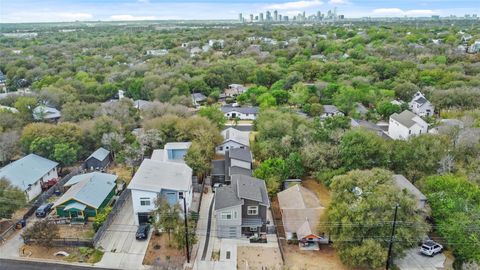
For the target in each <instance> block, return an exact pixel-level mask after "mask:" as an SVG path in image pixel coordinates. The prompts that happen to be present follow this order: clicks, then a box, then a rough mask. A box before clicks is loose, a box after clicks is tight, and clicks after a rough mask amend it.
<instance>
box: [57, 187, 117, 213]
mask: <svg viewBox="0 0 480 270" xmlns="http://www.w3.org/2000/svg"><path fill="white" fill-rule="evenodd" d="M114 195H115V187H114V188H112V190H111V191H110V193H109V194H108V195H107V197H105V199H104V200H103V202H102V204H101V205H100V206H99V207H98V208H97V209H96V208H93V207H91V206H88V205H87V207H86V208H85V210H83V211H78V210H76V209H69V210H64V208H65V206H66V205H68V204H69V203H72V202H79V203H82V202H80V201H77V200H75V199H71V200H68V201H66V202H64V203H62V204H61V205H59V206H57V207H55V211H56V213H57V215H58V216H60V217H72V213H73V212H76V213H77V214H79V213H81V216H83V217H84V218H85V219H88V220H93V219H94V218H95V217H96V216H97V214H98V213H99V212H101V211H103V210H104V209H105V207H107V206H108V203H109V202H110V201H111V200H112V198H113V196H114ZM82 204H83V203H82ZM82 212H83V213H82Z"/></svg>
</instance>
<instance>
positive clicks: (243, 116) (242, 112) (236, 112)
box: [221, 105, 259, 120]
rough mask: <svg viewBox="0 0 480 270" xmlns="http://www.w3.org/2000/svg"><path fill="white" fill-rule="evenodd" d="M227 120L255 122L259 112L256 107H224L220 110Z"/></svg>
mask: <svg viewBox="0 0 480 270" xmlns="http://www.w3.org/2000/svg"><path fill="white" fill-rule="evenodd" d="M221 110H222V112H223V114H224V115H225V117H226V118H227V119H235V118H238V119H240V120H255V119H256V118H257V114H258V111H259V108H258V107H234V106H229V105H225V106H222V108H221Z"/></svg>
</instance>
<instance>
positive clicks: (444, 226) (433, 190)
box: [424, 175, 480, 266]
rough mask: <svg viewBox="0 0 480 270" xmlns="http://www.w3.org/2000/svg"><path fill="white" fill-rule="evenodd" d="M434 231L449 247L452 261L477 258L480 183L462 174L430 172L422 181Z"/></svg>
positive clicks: (478, 253) (459, 264) (478, 246)
mask: <svg viewBox="0 0 480 270" xmlns="http://www.w3.org/2000/svg"><path fill="white" fill-rule="evenodd" d="M424 186H425V187H424V191H425V192H426V195H427V198H428V202H429V204H430V206H431V208H432V216H433V218H434V219H435V224H436V227H437V231H438V233H439V234H440V235H441V237H442V238H444V239H445V240H446V242H447V243H446V244H447V245H448V246H449V247H451V248H452V249H453V253H454V255H455V258H456V261H455V265H457V266H461V264H462V263H465V262H479V261H480V235H479V231H478V228H479V226H480V219H479V218H478V217H479V216H480V187H479V186H478V185H476V184H474V183H472V182H469V181H468V180H467V179H466V178H465V177H463V176H456V175H443V176H430V177H428V178H427V179H426V181H425V185H424Z"/></svg>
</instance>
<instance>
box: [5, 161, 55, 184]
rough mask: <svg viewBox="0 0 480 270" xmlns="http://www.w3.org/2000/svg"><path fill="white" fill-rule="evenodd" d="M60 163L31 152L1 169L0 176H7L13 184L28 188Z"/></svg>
mask: <svg viewBox="0 0 480 270" xmlns="http://www.w3.org/2000/svg"><path fill="white" fill-rule="evenodd" d="M57 166H58V163H57V162H55V161H51V160H49V159H46V158H44V157H41V156H39V155H36V154H30V155H28V156H25V157H23V158H21V159H19V160H16V161H14V162H12V163H10V164H8V165H7V166H5V167H3V168H1V169H0V178H6V179H7V180H9V181H10V183H11V184H12V185H13V186H16V187H18V188H20V189H21V190H26V189H27V188H28V185H31V184H33V183H35V182H37V181H38V180H39V179H40V178H42V177H43V176H44V175H46V174H47V173H48V172H50V171H51V170H52V169H53V168H55V167H57Z"/></svg>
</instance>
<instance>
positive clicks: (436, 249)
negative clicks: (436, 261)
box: [420, 240, 443, 257]
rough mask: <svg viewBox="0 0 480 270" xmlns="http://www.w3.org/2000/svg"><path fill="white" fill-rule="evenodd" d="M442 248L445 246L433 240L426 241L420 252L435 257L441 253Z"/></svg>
mask: <svg viewBox="0 0 480 270" xmlns="http://www.w3.org/2000/svg"><path fill="white" fill-rule="evenodd" d="M442 250H443V246H442V245H440V244H439V243H437V242H435V241H432V240H428V241H425V242H424V243H423V244H422V246H421V247H420V253H422V254H424V255H427V256H430V257H433V256H435V255H436V254H438V253H441V252H442Z"/></svg>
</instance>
